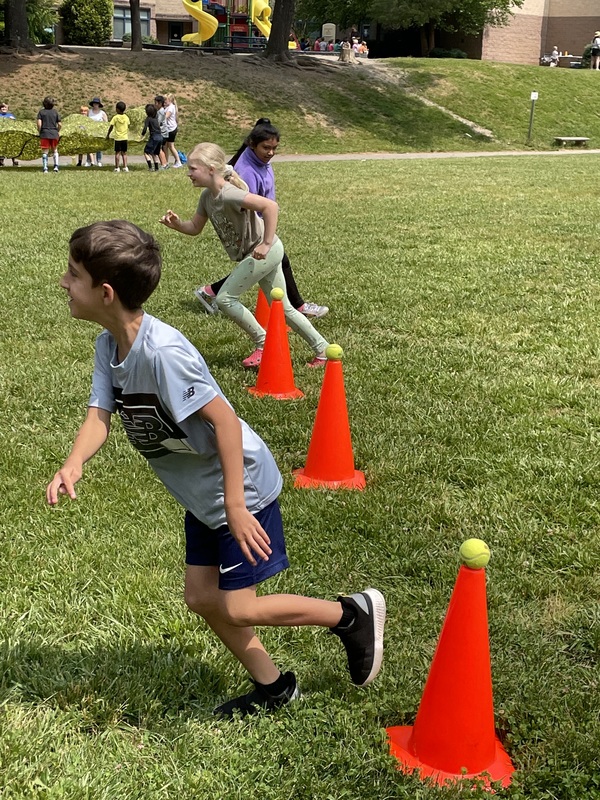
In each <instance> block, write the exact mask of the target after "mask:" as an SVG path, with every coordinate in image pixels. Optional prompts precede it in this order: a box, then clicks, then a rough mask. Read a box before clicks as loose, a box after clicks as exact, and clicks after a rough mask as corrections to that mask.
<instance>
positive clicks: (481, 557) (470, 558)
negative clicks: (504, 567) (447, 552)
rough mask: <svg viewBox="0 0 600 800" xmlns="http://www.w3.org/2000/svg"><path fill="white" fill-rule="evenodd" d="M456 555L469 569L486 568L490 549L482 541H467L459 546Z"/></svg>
mask: <svg viewBox="0 0 600 800" xmlns="http://www.w3.org/2000/svg"><path fill="white" fill-rule="evenodd" d="M458 554H459V555H460V558H461V561H462V562H463V564H464V565H465V566H467V567H469V569H481V568H482V567H487V565H488V562H489V560H490V548H489V547H488V546H487V544H486V543H485V542H484V541H483V539H467V540H466V541H465V542H463V543H462V544H461V546H460V549H459V551H458Z"/></svg>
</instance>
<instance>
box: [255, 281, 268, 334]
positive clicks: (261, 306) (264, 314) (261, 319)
mask: <svg viewBox="0 0 600 800" xmlns="http://www.w3.org/2000/svg"><path fill="white" fill-rule="evenodd" d="M270 313H271V308H270V307H269V301H268V300H267V297H266V295H265V293H264V292H263V290H262V289H259V290H258V297H257V298H256V311H255V312H254V316H255V317H256V321H257V322H258V324H259V325H260V327H261V328H264V329H265V330H267V328H268V326H269V314H270Z"/></svg>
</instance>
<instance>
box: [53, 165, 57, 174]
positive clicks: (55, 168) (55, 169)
mask: <svg viewBox="0 0 600 800" xmlns="http://www.w3.org/2000/svg"><path fill="white" fill-rule="evenodd" d="M53 171H54V172H58V164H56V165H55V167H54V170H53Z"/></svg>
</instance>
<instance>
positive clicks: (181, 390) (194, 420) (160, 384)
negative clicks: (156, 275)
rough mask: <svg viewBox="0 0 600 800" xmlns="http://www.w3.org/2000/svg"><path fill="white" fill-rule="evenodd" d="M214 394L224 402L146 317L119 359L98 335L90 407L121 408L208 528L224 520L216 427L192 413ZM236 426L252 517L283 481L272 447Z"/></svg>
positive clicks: (189, 354)
mask: <svg viewBox="0 0 600 800" xmlns="http://www.w3.org/2000/svg"><path fill="white" fill-rule="evenodd" d="M215 397H221V398H222V399H223V400H225V402H226V403H228V401H227V399H226V397H225V396H224V394H223V393H222V391H221V389H220V388H219V386H218V384H217V382H216V381H215V379H214V378H213V377H212V375H211V374H210V372H209V370H208V367H207V366H206V362H205V361H204V359H203V358H202V356H201V355H200V353H199V352H198V351H197V350H196V348H195V347H194V346H193V345H192V344H190V342H188V340H187V339H186V338H185V337H184V336H183V334H181V333H180V332H179V331H177V330H175V328H171V327H170V325H167V324H165V323H164V322H161V321H160V320H158V319H156V318H155V317H152V316H150V314H144V316H143V319H142V324H141V327H140V330H139V331H138V334H137V336H136V339H135V342H134V343H133V347H132V348H131V350H130V351H129V353H128V354H127V357H126V358H125V359H124V360H123V361H122V362H121V363H118V362H117V347H116V342H115V340H114V338H113V337H112V335H111V334H110V333H109V332H108V331H106V330H105V331H103V332H102V333H101V334H100V335H99V336H98V338H97V339H96V355H95V363H94V375H93V379H92V392H91V396H90V401H89V405H90V406H92V407H94V408H103V409H105V410H106V411H109V412H110V413H115V412H116V413H118V414H119V415H120V417H121V420H122V422H123V427H124V428H125V432H126V433H127V436H128V438H129V441H130V442H131V443H132V445H133V446H134V447H135V448H136V449H137V450H139V451H140V453H141V454H142V455H143V456H144V457H145V458H146V459H148V463H149V464H150V466H151V467H152V469H153V470H154V471H155V472H156V474H157V475H158V477H159V478H160V480H161V481H162V482H163V483H164V485H165V486H166V488H167V489H168V491H169V492H170V493H171V494H172V495H173V497H175V499H176V500H178V501H179V502H180V503H181V504H182V505H183V506H184V508H187V509H189V510H190V511H191V512H192V514H194V516H196V517H197V518H198V519H199V520H201V521H202V522H204V523H205V524H206V525H207V526H208V527H209V528H213V529H214V528H218V527H220V526H221V525H225V524H226V518H225V507H224V493H223V471H222V469H221V462H220V461H219V456H218V452H217V445H216V437H215V432H214V429H213V427H212V426H211V425H210V424H209V423H208V422H206V421H205V420H203V419H202V418H201V417H200V416H199V415H198V414H197V413H196V412H197V411H198V410H199V409H201V408H203V406H205V405H206V404H207V403H209V402H210V401H211V400H213V399H214V398H215ZM240 423H241V426H242V445H243V451H244V493H245V498H246V507H247V508H248V510H249V511H250V513H252V514H256V513H257V512H258V511H260V510H261V509H262V508H265V506H267V505H268V504H269V503H271V502H273V500H275V498H276V497H277V496H278V495H279V493H280V491H281V485H282V480H281V475H280V473H279V470H278V469H277V465H276V464H275V460H274V459H273V456H272V455H271V452H270V450H269V448H268V447H267V446H266V444H265V443H264V442H263V440H262V439H261V438H260V437H259V436H258V434H256V433H255V432H254V431H253V430H252V428H250V427H249V426H248V425H247V424H246V423H245V422H244V421H243V420H240Z"/></svg>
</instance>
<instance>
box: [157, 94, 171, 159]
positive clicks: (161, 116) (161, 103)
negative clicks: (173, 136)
mask: <svg viewBox="0 0 600 800" xmlns="http://www.w3.org/2000/svg"><path fill="white" fill-rule="evenodd" d="M154 107H155V108H156V119H157V120H158V124H159V125H160V133H161V136H162V148H161V151H160V166H161V168H162V169H167V167H168V164H167V157H166V156H165V153H164V148H165V145H166V144H167V140H168V138H169V131H168V130H167V120H166V115H167V112H166V111H165V98H164V97H163V96H162V94H157V95H156V97H155V98H154Z"/></svg>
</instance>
